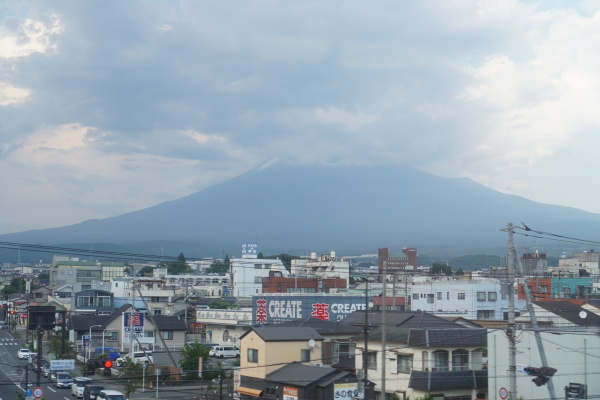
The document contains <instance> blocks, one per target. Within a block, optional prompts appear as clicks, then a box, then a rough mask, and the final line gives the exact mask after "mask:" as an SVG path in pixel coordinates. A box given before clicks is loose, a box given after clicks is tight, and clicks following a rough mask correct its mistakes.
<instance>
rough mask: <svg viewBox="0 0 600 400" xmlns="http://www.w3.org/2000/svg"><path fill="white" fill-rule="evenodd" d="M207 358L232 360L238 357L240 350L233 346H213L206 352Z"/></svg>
mask: <svg viewBox="0 0 600 400" xmlns="http://www.w3.org/2000/svg"><path fill="white" fill-rule="evenodd" d="M208 356H209V357H217V358H232V357H239V356H240V349H238V348H237V347H235V346H214V347H213V348H212V349H210V351H209V352H208Z"/></svg>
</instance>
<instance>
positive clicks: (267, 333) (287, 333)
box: [242, 325, 323, 342]
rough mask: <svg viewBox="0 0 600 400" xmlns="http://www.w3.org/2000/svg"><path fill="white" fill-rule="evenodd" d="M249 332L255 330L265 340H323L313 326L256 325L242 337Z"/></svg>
mask: <svg viewBox="0 0 600 400" xmlns="http://www.w3.org/2000/svg"><path fill="white" fill-rule="evenodd" d="M249 332H256V334H257V335H258V336H260V338H261V339H262V340H264V341H265V342H287V341H290V342H293V341H299V340H310V339H314V340H323V336H321V335H320V334H319V333H318V332H317V331H315V330H314V329H313V328H308V327H293V326H285V327H277V326H274V325H266V326H258V327H254V328H252V330H250V331H248V332H246V333H245V334H244V335H242V337H244V336H246V335H247V334H248V333H249Z"/></svg>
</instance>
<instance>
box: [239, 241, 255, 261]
mask: <svg viewBox="0 0 600 400" xmlns="http://www.w3.org/2000/svg"><path fill="white" fill-rule="evenodd" d="M257 254H258V245H257V244H256V243H244V244H243V245H242V258H244V256H253V257H254V258H256V256H257ZM250 258H252V257H250Z"/></svg>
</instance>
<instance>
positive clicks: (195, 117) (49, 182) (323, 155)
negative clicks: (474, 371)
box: [0, 0, 600, 233]
mask: <svg viewBox="0 0 600 400" xmlns="http://www.w3.org/2000/svg"><path fill="white" fill-rule="evenodd" d="M598 49H600V3H599V2H598V1H581V2H577V1H558V0H556V1H514V0H501V1H500V0H499V1H481V0H477V1H469V0H439V1H427V0H422V1H397V0H393V1H385V0H383V1H377V2H372V1H348V0H344V1H334V0H332V1H302V0H300V1H288V2H282V1H255V0H250V1H235V2H234V1H200V0H193V1H185V0H181V1H176V0H169V1H149V0H147V1H122V0H115V1H110V0H102V1H93V0H91V1H76V0H70V1H60V0H53V1H47V0H40V1H28V0H19V1H16V0H4V1H3V2H1V3H0V190H1V195H0V210H1V212H0V233H9V232H16V231H21V230H27V229H38V228H49V227H55V226H63V225H69V224H73V223H77V222H81V221H83V220H86V219H90V218H104V217H108V216H114V215H119V214H122V213H124V212H128V211H133V210H138V209H141V208H145V207H149V206H152V205H155V204H158V203H160V202H163V201H166V200H173V199H177V198H180V197H183V196H185V195H188V194H190V193H193V192H196V191H198V190H201V189H203V188H205V187H207V186H210V185H213V184H215V183H218V182H222V181H224V180H226V179H229V178H231V177H234V176H236V175H238V174H240V173H242V172H244V171H247V170H248V169H251V168H253V167H254V166H256V165H258V164H260V163H262V162H265V161H269V160H285V161H286V162H294V163H301V164H315V163H317V164H362V165H365V164H378V165H399V164H402V165H409V166H414V167H418V168H420V169H422V170H425V171H428V172H432V173H435V174H438V175H442V176H448V177H469V178H472V179H473V180H475V181H477V182H479V183H481V184H483V185H486V186H488V187H491V188H493V189H496V190H499V191H502V192H505V193H513V194H518V195H521V196H524V197H527V198H529V199H532V200H536V201H540V202H544V203H551V204H559V205H565V206H572V207H577V208H581V209H584V210H588V211H592V212H600V201H598V200H599V198H600V185H598V184H597V176H596V175H597V172H598V171H599V170H600V169H599V168H598V166H597V165H598V161H597V160H598V158H599V157H598V156H597V153H598V150H599V149H600V135H599V134H598V129H599V126H600V72H599V71H600V52H599V51H598Z"/></svg>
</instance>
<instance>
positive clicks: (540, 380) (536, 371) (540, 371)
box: [524, 367, 556, 386]
mask: <svg viewBox="0 0 600 400" xmlns="http://www.w3.org/2000/svg"><path fill="white" fill-rule="evenodd" d="M524 370H525V372H526V373H527V375H535V378H533V379H532V380H531V381H532V382H533V383H535V384H536V385H537V386H543V385H545V384H546V382H548V381H549V380H550V379H549V378H548V377H549V376H554V373H555V372H556V368H551V367H541V368H537V367H525V368H524Z"/></svg>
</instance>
